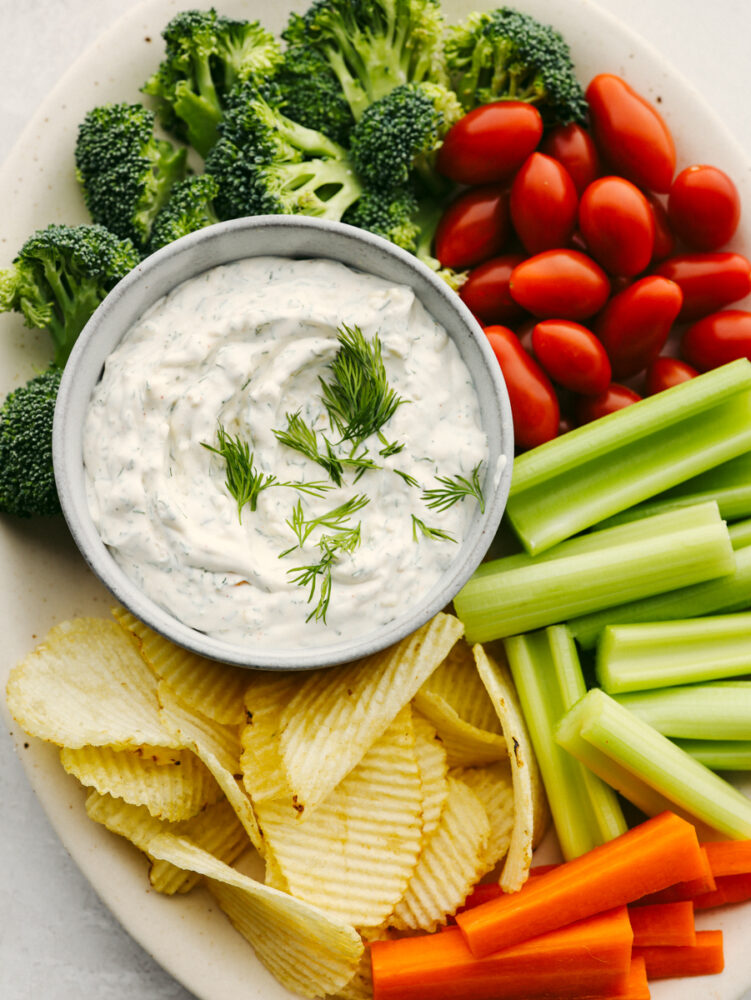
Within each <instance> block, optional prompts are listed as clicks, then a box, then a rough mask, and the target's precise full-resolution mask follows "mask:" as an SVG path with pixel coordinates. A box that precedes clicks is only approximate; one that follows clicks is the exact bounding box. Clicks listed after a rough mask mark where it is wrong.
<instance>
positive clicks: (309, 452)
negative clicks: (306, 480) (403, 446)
mask: <svg viewBox="0 0 751 1000" xmlns="http://www.w3.org/2000/svg"><path fill="white" fill-rule="evenodd" d="M274 435H275V437H276V439H277V441H279V443H280V444H283V445H286V446H287V447H288V448H292V449H293V450H294V451H298V452H300V454H301V455H305V457H306V458H309V459H310V460H311V461H312V462H316V463H317V464H318V465H320V466H321V468H323V469H325V470H326V472H327V473H328V474H329V476H330V477H331V479H332V480H333V482H334V483H335V484H336V485H337V486H341V485H342V482H343V477H344V470H345V469H355V470H356V472H357V477H356V479H355V482H356V481H357V479H359V478H360V476H361V475H362V474H363V473H364V472H366V471H367V470H368V469H378V468H379V466H378V465H376V463H375V462H374V461H373V459H372V458H368V457H367V455H366V454H365V453H364V452H363V453H361V454H360V455H354V454H352V455H349V456H346V457H343V456H340V455H337V454H336V452H335V451H334V447H333V445H332V444H331V442H330V441H329V439H328V438H327V437H326V436H325V434H322V435H321V438H322V439H323V444H324V448H325V450H324V451H322V450H321V449H320V448H319V446H318V435H317V434H316V432H315V431H314V430H313V428H312V427H310V426H309V425H308V424H306V423H305V421H304V420H303V418H302V416H301V415H300V411H299V410H298V411H297V413H288V414H287V428H286V430H275V431H274Z"/></svg>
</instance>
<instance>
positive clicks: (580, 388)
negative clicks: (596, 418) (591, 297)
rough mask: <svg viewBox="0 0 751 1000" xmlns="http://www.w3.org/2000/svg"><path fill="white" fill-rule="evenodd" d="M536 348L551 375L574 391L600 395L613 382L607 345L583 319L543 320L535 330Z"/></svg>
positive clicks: (533, 336)
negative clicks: (603, 344) (579, 320)
mask: <svg viewBox="0 0 751 1000" xmlns="http://www.w3.org/2000/svg"><path fill="white" fill-rule="evenodd" d="M532 350H533V351H534V356H535V358H536V359H537V360H538V361H539V362H540V364H541V365H542V367H543V368H544V369H545V371H546V372H547V373H548V375H549V376H550V377H551V379H553V381H554V382H557V383H558V385H562V386H564V387H565V388H566V389H570V390H571V391H572V392H579V393H583V394H585V395H587V396H599V395H600V394H601V393H603V392H605V391H606V390H607V388H608V386H609V385H610V374H611V372H610V361H609V360H608V356H607V354H606V353H605V348H604V347H603V346H602V343H601V342H600V341H599V340H598V339H597V337H595V335H594V334H593V333H592V332H591V330H588V329H587V328H586V327H584V326H581V325H580V324H579V323H573V322H572V321H571V320H566V319H559V320H555V319H545V320H542V322H540V323H537V324H536V325H535V327H534V329H533V330H532Z"/></svg>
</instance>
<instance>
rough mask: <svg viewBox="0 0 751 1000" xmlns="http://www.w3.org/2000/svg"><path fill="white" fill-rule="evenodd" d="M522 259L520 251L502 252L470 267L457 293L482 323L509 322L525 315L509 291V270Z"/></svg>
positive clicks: (506, 323) (513, 321)
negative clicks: (472, 268)
mask: <svg viewBox="0 0 751 1000" xmlns="http://www.w3.org/2000/svg"><path fill="white" fill-rule="evenodd" d="M523 260H524V256H523V255H522V254H518V253H509V254H502V255H501V256H500V257H491V259H490V260H486V261H485V263H484V264H480V266H479V267H476V268H474V270H472V271H470V273H469V275H468V277H467V280H466V281H465V282H464V284H463V285H462V287H461V289H460V290H459V296H460V298H461V300H462V301H463V302H464V304H465V305H466V306H467V307H468V308H469V309H470V310H471V311H472V312H473V313H474V314H475V316H477V318H478V319H479V320H480V322H481V323H500V324H503V325H506V326H508V325H509V324H510V323H515V322H517V321H518V320H520V319H521V318H522V316H524V310H523V309H522V307H521V306H520V305H518V303H516V302H514V300H513V299H512V298H511V292H510V291H509V280H510V278H511V272H512V271H513V270H514V268H515V267H516V265H517V264H521V262H522V261H523Z"/></svg>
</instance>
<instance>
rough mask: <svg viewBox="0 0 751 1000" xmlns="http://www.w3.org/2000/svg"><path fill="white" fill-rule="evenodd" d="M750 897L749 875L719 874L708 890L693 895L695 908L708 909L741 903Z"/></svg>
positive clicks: (750, 883)
mask: <svg viewBox="0 0 751 1000" xmlns="http://www.w3.org/2000/svg"><path fill="white" fill-rule="evenodd" d="M748 899H751V875H720V876H719V878H718V879H717V882H716V886H715V888H714V889H712V890H711V891H709V892H706V893H704V894H703V895H700V896H694V899H693V904H694V909H695V910H708V909H710V908H711V907H715V906H725V905H727V904H728V903H743V902H745V901H746V900H748Z"/></svg>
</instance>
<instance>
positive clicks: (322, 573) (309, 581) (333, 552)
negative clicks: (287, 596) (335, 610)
mask: <svg viewBox="0 0 751 1000" xmlns="http://www.w3.org/2000/svg"><path fill="white" fill-rule="evenodd" d="M359 544H360V522H359V521H358V523H357V524H356V525H355V526H354V527H352V528H345V529H344V530H343V531H338V532H337V533H336V534H335V535H323V536H322V537H321V539H320V541H319V542H318V548H319V550H320V552H321V558H320V559H319V560H318V562H317V563H311V564H310V565H308V566H297V567H294V568H292V569H288V570H287V573H288V574H289V575H290V577H291V578H292V580H293V581H294V582H295V583H296V584H297V585H298V586H299V587H309V588H310V589H309V593H308V604H310V603H311V601H312V600H313V598H314V597H315V592H316V584H318V583H320V590H319V593H318V602H317V604H316V606H315V607H314V608H313V610H312V611H311V612H310V614H309V615H308V617H307V618H306V619H305V621H306V622H309V621H310V620H311V618H314V619H315V620H316V621H323V624H324V625H325V624H326V614H327V612H328V610H329V602H330V600H331V570H332V567H333V565H334V563H335V562H336V560H337V559H338V558H339V555H340V554H341V553H342V552H354V550H355V549H356V548H357V546H358V545H359Z"/></svg>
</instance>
